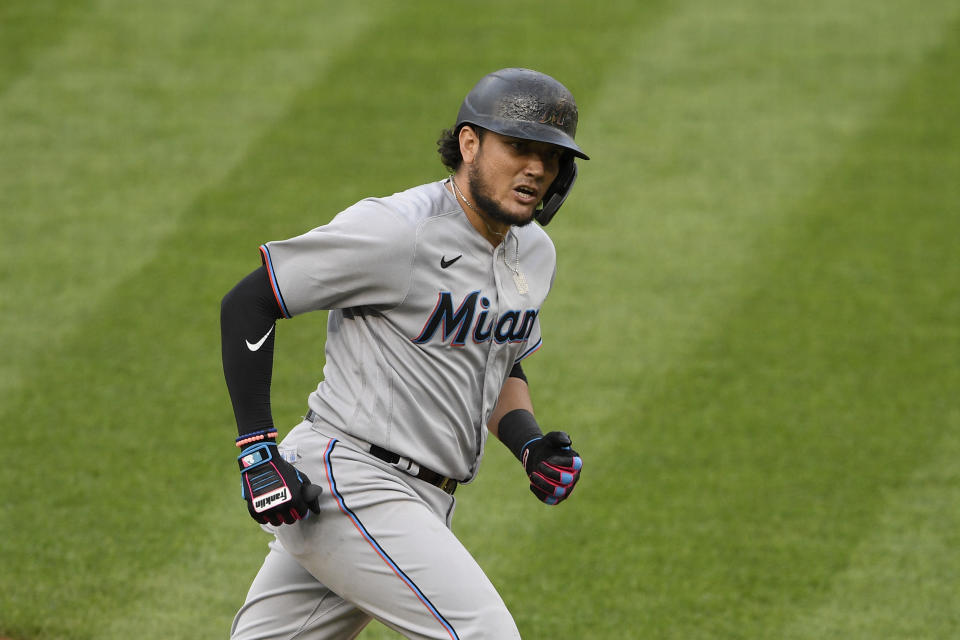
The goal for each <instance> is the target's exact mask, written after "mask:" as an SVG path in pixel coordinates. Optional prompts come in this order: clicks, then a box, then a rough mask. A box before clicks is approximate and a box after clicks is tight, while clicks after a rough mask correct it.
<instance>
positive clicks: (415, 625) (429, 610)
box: [231, 421, 520, 640]
mask: <svg viewBox="0 0 960 640" xmlns="http://www.w3.org/2000/svg"><path fill="white" fill-rule="evenodd" d="M321 428H322V429H323V433H321V431H320V429H321ZM361 447H362V444H361V443H357V442H356V441H354V440H352V439H350V437H349V436H347V435H346V434H343V433H339V432H334V430H332V429H329V428H326V427H318V426H315V425H313V424H312V423H310V422H306V421H305V422H302V423H300V424H299V425H298V426H297V427H296V428H294V430H293V431H291V432H290V434H289V435H288V436H287V437H286V438H285V439H284V440H283V442H282V443H281V445H280V451H281V454H282V455H283V456H284V457H285V458H287V459H288V460H291V461H294V464H295V465H296V466H297V468H298V469H300V470H301V471H303V472H304V473H306V475H307V476H308V477H309V478H310V480H311V482H313V483H315V484H319V485H320V486H322V487H323V495H322V496H321V497H320V507H321V512H320V513H319V514H313V515H311V516H310V517H309V518H307V519H306V520H301V521H299V522H297V523H296V524H293V525H282V526H280V527H270V526H267V527H264V528H265V529H267V530H268V531H270V532H271V533H273V534H274V535H275V536H276V538H275V539H274V540H273V541H271V542H270V545H269V547H270V551H269V553H268V554H267V557H266V559H265V560H264V562H263V566H262V567H261V569H260V572H259V573H258V574H257V577H256V578H255V579H254V581H253V584H252V585H251V587H250V591H249V593H248V594H247V598H246V602H245V603H244V604H243V607H242V608H241V609H240V611H239V612H238V613H237V616H236V618H235V619H234V622H233V628H232V631H231V638H233V639H234V640H252V639H255V638H256V639H266V638H270V639H281V638H283V639H289V640H292V639H294V638H296V639H297V640H341V639H343V640H346V639H348V638H355V637H356V636H357V635H359V634H360V632H361V631H362V630H363V628H364V627H365V626H366V625H367V624H368V623H369V622H370V621H371V620H372V619H374V618H376V619H377V620H379V621H381V622H382V623H383V624H385V625H387V626H388V627H390V628H392V629H394V630H396V631H397V632H399V633H401V634H403V635H404V636H406V637H407V638H416V639H424V640H426V639H429V640H451V639H453V640H468V639H469V640H474V639H476V640H479V639H481V638H483V639H487V638H489V639H490V640H507V639H511V638H520V634H519V632H518V631H517V627H516V625H515V623H514V621H513V618H512V617H511V615H510V613H509V611H507V608H506V606H505V605H504V603H503V600H502V599H501V597H500V595H499V594H498V593H497V591H496V589H495V588H494V587H493V585H492V584H491V583H490V580H489V579H488V578H487V576H486V575H485V574H484V573H483V570H482V569H481V568H480V566H479V565H478V564H477V562H476V560H474V559H473V557H472V556H471V555H470V553H469V552H468V551H467V550H466V548H464V546H463V545H462V544H461V543H460V541H459V540H458V539H457V538H456V536H454V534H453V532H452V531H451V530H450V519H451V517H452V515H453V510H454V506H455V500H454V497H453V496H451V495H448V494H447V493H445V492H444V491H442V490H440V489H439V488H437V487H434V486H433V485H431V484H429V483H427V482H424V481H422V480H417V479H416V478H413V477H411V476H408V475H406V474H404V473H403V472H401V471H399V470H397V469H395V468H393V467H392V466H390V465H388V464H387V463H385V462H382V461H381V460H379V459H378V458H375V457H373V456H372V455H370V454H369V453H367V452H366V451H364V450H363V449H362V448H361Z"/></svg>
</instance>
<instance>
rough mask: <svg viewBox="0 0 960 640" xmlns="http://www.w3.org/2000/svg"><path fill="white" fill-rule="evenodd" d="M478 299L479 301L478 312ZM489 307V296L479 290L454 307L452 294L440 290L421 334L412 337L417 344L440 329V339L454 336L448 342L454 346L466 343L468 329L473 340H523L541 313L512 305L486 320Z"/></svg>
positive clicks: (429, 338) (424, 341)
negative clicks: (495, 316) (497, 317)
mask: <svg viewBox="0 0 960 640" xmlns="http://www.w3.org/2000/svg"><path fill="white" fill-rule="evenodd" d="M477 303H479V305H480V311H479V313H478V312H477ZM489 309H490V300H489V299H488V298H487V297H485V296H482V295H480V292H479V291H474V292H472V293H470V294H469V295H467V297H465V298H464V299H463V301H462V302H461V303H460V305H459V306H458V307H457V308H456V310H454V308H453V294H451V293H450V292H449V291H441V292H440V295H439V296H438V298H437V306H436V307H434V309H433V312H432V313H431V314H430V317H429V318H427V322H426V324H424V325H423V330H422V331H421V332H420V335H418V336H417V337H416V338H413V341H414V342H415V343H417V344H424V343H426V342H430V341H431V340H433V338H434V336H435V335H436V333H437V330H438V329H440V330H441V334H442V335H441V338H440V339H441V340H442V341H444V342H446V341H447V340H449V339H450V337H451V336H453V341H452V342H451V343H450V344H451V345H453V346H456V347H462V346H463V345H464V344H465V343H466V340H467V336H468V335H470V333H471V330H472V333H473V341H474V342H476V343H480V342H486V341H487V340H490V339H491V338H492V339H493V340H495V341H497V342H500V343H502V342H522V341H523V340H526V339H527V338H529V337H530V332H531V331H533V325H534V322H535V321H536V319H537V314H538V313H540V310H539V309H527V310H525V311H520V310H518V309H511V310H509V311H505V312H503V313H501V314H500V318H499V319H495V318H491V319H490V320H489V321H488V320H487V316H489V315H490V311H489ZM441 327H442V329H441Z"/></svg>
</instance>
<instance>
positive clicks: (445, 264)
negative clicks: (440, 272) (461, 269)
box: [440, 253, 463, 269]
mask: <svg viewBox="0 0 960 640" xmlns="http://www.w3.org/2000/svg"><path fill="white" fill-rule="evenodd" d="M462 257H463V254H462V253H461V254H460V255H458V256H457V257H456V258H450V259H449V260H447V256H441V257H440V268H441V269H446V268H447V267H449V266H450V265H452V264H453V263H454V262H456V261H457V260H459V259H460V258H462Z"/></svg>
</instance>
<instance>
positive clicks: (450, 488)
mask: <svg viewBox="0 0 960 640" xmlns="http://www.w3.org/2000/svg"><path fill="white" fill-rule="evenodd" d="M319 417H320V416H319V415H317V413H316V412H315V411H313V410H312V409H311V410H309V411H307V415H306V416H304V419H305V420H308V421H310V422H316V420H317V418H319ZM356 444H360V445H361V446H362V447H365V448H367V451H369V452H370V454H371V455H373V456H376V457H377V458H380V459H381V460H383V461H384V462H386V463H387V464H392V465H394V466H395V467H396V468H397V469H400V471H403V472H404V473H407V474H409V475H411V476H413V477H414V478H417V479H418V480H423V481H424V482H429V483H430V484H432V485H433V486H435V487H438V488H439V489H440V490H441V491H445V492H446V493H449V494H450V495H453V492H454V491H456V490H457V481H456V480H454V479H453V478H447V477H446V476H442V475H440V474H439V473H437V472H436V471H431V470H430V469H427V468H426V467H422V466H420V465H419V464H417V463H415V462H413V461H412V460H409V459H404V458H401V456H400V454H398V453H394V452H393V451H388V450H386V449H384V448H383V447H380V446H377V445H375V444H368V443H366V442H363V441H360V440H357V441H356ZM401 460H405V462H406V464H402V463H401ZM414 466H416V467H417V472H416V473H413V467H414Z"/></svg>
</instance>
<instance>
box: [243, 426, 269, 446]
mask: <svg viewBox="0 0 960 640" xmlns="http://www.w3.org/2000/svg"><path fill="white" fill-rule="evenodd" d="M258 443H267V444H271V443H272V444H276V443H277V430H276V429H275V428H273V427H270V428H269V429H261V430H259V431H251V432H250V433H243V434H241V435H240V436H239V437H238V438H237V440H236V444H237V446H238V447H239V448H241V449H245V448H246V447H249V446H250V445H253V444H258Z"/></svg>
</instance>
